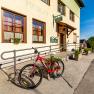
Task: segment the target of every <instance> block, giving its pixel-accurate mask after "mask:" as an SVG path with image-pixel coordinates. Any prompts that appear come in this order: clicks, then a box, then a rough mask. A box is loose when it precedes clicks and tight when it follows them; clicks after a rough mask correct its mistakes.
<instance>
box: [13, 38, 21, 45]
mask: <svg viewBox="0 0 94 94" xmlns="http://www.w3.org/2000/svg"><path fill="white" fill-rule="evenodd" d="M20 40H21V39H20V38H13V43H14V44H19V43H20Z"/></svg>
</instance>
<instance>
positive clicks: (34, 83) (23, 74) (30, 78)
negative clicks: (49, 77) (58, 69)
mask: <svg viewBox="0 0 94 94" xmlns="http://www.w3.org/2000/svg"><path fill="white" fill-rule="evenodd" d="M42 78H43V77H42V71H41V69H40V68H39V67H38V66H37V65H35V64H28V65H26V66H24V67H23V68H22V69H21V70H20V73H19V78H18V80H19V83H20V85H21V87H22V88H25V89H34V88H36V87H38V86H39V85H40V83H41V81H42Z"/></svg>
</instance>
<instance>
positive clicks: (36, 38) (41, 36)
mask: <svg viewBox="0 0 94 94" xmlns="http://www.w3.org/2000/svg"><path fill="white" fill-rule="evenodd" d="M33 42H34V43H45V42H46V23H44V22H41V21H38V20H36V19H33Z"/></svg>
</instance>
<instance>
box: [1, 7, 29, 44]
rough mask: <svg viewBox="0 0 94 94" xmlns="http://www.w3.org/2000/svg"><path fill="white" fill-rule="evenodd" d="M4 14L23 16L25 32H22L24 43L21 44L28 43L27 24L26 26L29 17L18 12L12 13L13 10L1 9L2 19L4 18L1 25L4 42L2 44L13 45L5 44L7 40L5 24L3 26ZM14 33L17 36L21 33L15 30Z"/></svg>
mask: <svg viewBox="0 0 94 94" xmlns="http://www.w3.org/2000/svg"><path fill="white" fill-rule="evenodd" d="M4 12H9V13H11V14H13V16H14V15H15V16H22V17H23V21H24V25H23V32H22V34H23V41H22V42H21V43H27V31H26V30H27V24H26V23H27V17H26V16H25V15H23V14H21V13H18V12H15V11H12V10H10V9H6V8H1V18H2V20H1V23H2V24H1V25H2V34H1V35H2V41H1V42H2V43H12V42H5V39H4V32H5V31H4V24H3V21H4ZM14 24H15V23H14ZM14 28H15V27H14ZM8 32H12V31H8ZM13 33H14V34H16V33H19V32H15V30H14V31H13ZM20 33H21V32H20ZM13 38H15V37H13Z"/></svg>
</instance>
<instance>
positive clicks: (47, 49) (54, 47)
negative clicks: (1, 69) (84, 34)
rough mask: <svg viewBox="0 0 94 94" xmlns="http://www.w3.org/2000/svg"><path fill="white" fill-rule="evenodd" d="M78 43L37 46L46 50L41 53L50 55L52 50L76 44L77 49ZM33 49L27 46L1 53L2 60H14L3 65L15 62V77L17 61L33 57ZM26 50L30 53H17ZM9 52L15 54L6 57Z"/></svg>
mask: <svg viewBox="0 0 94 94" xmlns="http://www.w3.org/2000/svg"><path fill="white" fill-rule="evenodd" d="M77 45H79V44H71V43H70V44H67V45H60V44H57V45H49V46H43V47H36V48H37V49H38V50H39V49H43V48H44V49H45V50H41V51H39V52H40V54H42V55H49V53H51V52H60V51H61V50H62V49H66V50H67V47H69V46H75V49H76V47H77ZM31 50H33V49H32V48H27V49H19V50H12V51H5V52H3V53H1V59H2V60H10V59H12V60H13V61H11V62H6V63H4V64H3V65H5V64H9V63H14V77H15V76H16V70H17V68H16V64H17V61H21V60H25V59H29V58H30V59H32V57H33V56H34V52H32V51H31ZM24 51H30V53H24V54H22V55H17V52H21V53H23V52H24ZM8 53H12V54H13V56H9V57H4V55H5V54H8ZM23 57H24V58H23ZM17 58H18V59H17Z"/></svg>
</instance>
